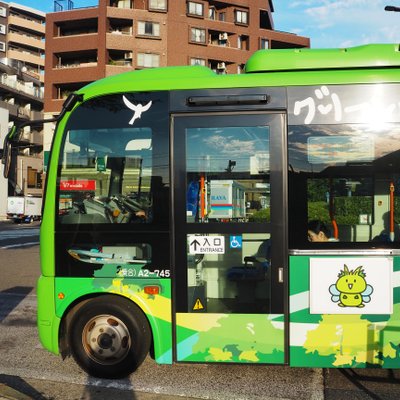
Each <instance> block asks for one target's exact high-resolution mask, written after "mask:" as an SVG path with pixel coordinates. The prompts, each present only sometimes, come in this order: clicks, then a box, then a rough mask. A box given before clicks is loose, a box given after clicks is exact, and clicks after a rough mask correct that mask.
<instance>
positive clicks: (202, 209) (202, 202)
mask: <svg viewBox="0 0 400 400" xmlns="http://www.w3.org/2000/svg"><path fill="white" fill-rule="evenodd" d="M205 189H206V188H205V178H204V174H201V177H200V218H201V220H202V221H203V220H204V216H205V191H206V190H205Z"/></svg>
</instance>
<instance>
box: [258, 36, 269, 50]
mask: <svg viewBox="0 0 400 400" xmlns="http://www.w3.org/2000/svg"><path fill="white" fill-rule="evenodd" d="M260 49H269V40H268V39H263V38H261V39H260Z"/></svg>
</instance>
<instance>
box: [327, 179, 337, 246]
mask: <svg viewBox="0 0 400 400" xmlns="http://www.w3.org/2000/svg"><path fill="white" fill-rule="evenodd" d="M333 200H334V193H333V179H332V178H330V179H329V218H330V219H331V224H332V227H333V237H334V238H335V239H339V228H338V225H337V222H336V220H335V213H334V212H333V210H334V201H333Z"/></svg>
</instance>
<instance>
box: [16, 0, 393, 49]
mask: <svg viewBox="0 0 400 400" xmlns="http://www.w3.org/2000/svg"><path fill="white" fill-rule="evenodd" d="M58 1H59V3H60V4H62V5H64V6H66V5H67V0H58ZM172 1H183V0H172ZM14 2H15V3H18V4H23V5H26V6H29V7H32V8H36V9H38V10H41V11H44V12H52V11H54V0H14ZM265 2H267V0H265ZM73 3H74V8H80V7H87V6H97V4H98V1H97V0H73ZM273 4H274V9H275V11H274V13H273V14H272V15H273V20H274V28H275V30H277V31H284V32H290V33H295V34H297V35H301V36H306V37H309V38H310V39H311V47H313V48H332V47H352V46H359V45H363V44H368V43H400V12H388V11H385V10H384V8H385V6H386V5H393V6H398V7H400V0H273Z"/></svg>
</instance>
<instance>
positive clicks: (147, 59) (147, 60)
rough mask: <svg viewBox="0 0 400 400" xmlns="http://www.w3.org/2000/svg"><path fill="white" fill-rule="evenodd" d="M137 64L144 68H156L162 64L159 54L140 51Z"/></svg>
mask: <svg viewBox="0 0 400 400" xmlns="http://www.w3.org/2000/svg"><path fill="white" fill-rule="evenodd" d="M137 66H138V67H143V68H154V67H159V66H160V55H159V54H147V53H138V55H137Z"/></svg>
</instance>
